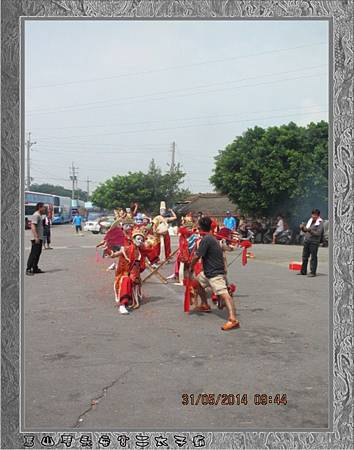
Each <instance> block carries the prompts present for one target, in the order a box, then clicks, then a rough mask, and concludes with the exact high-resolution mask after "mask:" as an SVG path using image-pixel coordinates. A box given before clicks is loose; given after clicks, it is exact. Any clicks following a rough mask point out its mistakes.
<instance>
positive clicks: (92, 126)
mask: <svg viewBox="0 0 354 450" xmlns="http://www.w3.org/2000/svg"><path fill="white" fill-rule="evenodd" d="M325 106H326V105H312V106H305V107H303V106H297V107H291V108H276V109H266V110H258V111H244V112H242V113H228V114H219V113H215V114H211V115H210V114H209V115H203V116H189V117H176V118H173V119H164V121H165V122H178V121H184V120H186V121H191V120H199V119H211V118H214V117H217V118H219V117H235V116H236V117H238V116H240V115H241V116H242V115H245V114H259V113H264V112H274V111H292V110H298V109H301V110H303V109H309V108H324V107H325ZM152 123H161V120H149V121H146V120H145V121H138V122H136V121H134V122H119V124H112V125H88V126H75V125H74V126H69V127H50V128H48V127H42V128H40V127H39V128H37V127H32V128H34V129H35V130H48V129H50V130H64V129H78V128H80V129H87V128H90V129H92V128H117V126H121V125H142V124H152ZM102 135H106V133H105V134H102ZM86 136H87V135H86V134H85V135H81V136H77V135H76V136H73V137H86ZM96 136H97V135H96ZM69 137H70V136H63V137H62V138H57V139H67V138H69ZM71 137H72V136H71ZM48 138H50V137H49V136H48ZM52 138H53V139H55V137H54V136H53V137H52ZM127 146H129V144H127V145H124V147H127ZM145 146H146V147H157V146H161V147H164V148H165V147H166V144H165V143H164V144H143V145H139V148H141V147H145ZM134 147H138V146H136V145H135V144H134Z"/></svg>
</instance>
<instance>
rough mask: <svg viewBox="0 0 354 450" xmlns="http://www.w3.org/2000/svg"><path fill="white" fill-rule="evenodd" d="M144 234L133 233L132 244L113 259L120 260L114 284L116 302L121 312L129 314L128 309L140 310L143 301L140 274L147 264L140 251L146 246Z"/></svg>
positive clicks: (137, 231) (139, 231)
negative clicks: (141, 300)
mask: <svg viewBox="0 0 354 450" xmlns="http://www.w3.org/2000/svg"><path fill="white" fill-rule="evenodd" d="M144 238H145V237H144V232H143V231H142V230H141V229H135V230H133V231H132V235H131V243H130V244H129V245H126V246H124V247H122V248H121V249H120V250H119V251H117V252H112V253H111V257H112V258H119V260H118V264H117V268H116V278H115V282H114V293H115V300H116V302H117V303H118V304H119V312H120V313H121V314H128V313H129V311H128V309H127V307H130V308H133V309H135V308H138V307H139V304H140V299H141V278H140V273H141V272H143V271H144V269H145V262H144V258H143V256H142V253H141V251H140V249H141V248H142V246H143V245H144Z"/></svg>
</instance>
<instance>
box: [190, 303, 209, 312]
mask: <svg viewBox="0 0 354 450" xmlns="http://www.w3.org/2000/svg"><path fill="white" fill-rule="evenodd" d="M194 311H197V312H205V313H210V312H211V308H210V306H209V305H204V304H202V305H199V306H196V307H195V309H194Z"/></svg>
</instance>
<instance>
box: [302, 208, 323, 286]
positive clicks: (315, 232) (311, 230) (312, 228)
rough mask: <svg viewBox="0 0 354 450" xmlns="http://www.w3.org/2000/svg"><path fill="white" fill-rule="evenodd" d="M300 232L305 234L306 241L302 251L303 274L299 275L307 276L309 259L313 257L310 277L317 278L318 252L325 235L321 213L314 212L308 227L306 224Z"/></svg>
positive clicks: (314, 210)
mask: <svg viewBox="0 0 354 450" xmlns="http://www.w3.org/2000/svg"><path fill="white" fill-rule="evenodd" d="M300 230H301V231H303V232H304V233H305V239H304V248H303V251H302V266H301V272H300V273H298V275H306V274H307V264H308V260H309V257H310V256H311V261H310V270H311V273H310V274H309V275H308V276H309V277H315V276H316V270H317V252H318V247H319V245H320V242H321V236H322V233H323V220H322V219H321V217H320V211H319V210H318V209H313V210H312V213H311V217H310V219H309V220H308V222H307V224H306V225H305V224H304V223H302V224H301V225H300Z"/></svg>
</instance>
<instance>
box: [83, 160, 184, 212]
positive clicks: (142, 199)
mask: <svg viewBox="0 0 354 450" xmlns="http://www.w3.org/2000/svg"><path fill="white" fill-rule="evenodd" d="M184 176H185V174H184V173H183V171H182V170H181V167H180V166H179V165H177V166H176V167H175V170H174V171H173V173H171V172H166V173H163V172H162V170H161V168H160V167H158V166H157V165H156V163H155V161H154V160H152V161H151V163H150V165H149V168H148V171H147V173H144V172H141V171H139V172H129V173H128V174H127V175H116V176H114V177H112V178H110V179H109V180H107V181H105V182H104V183H102V184H101V185H99V186H98V187H97V188H96V189H95V191H94V192H93V193H92V196H91V200H92V202H93V203H94V204H95V205H97V206H100V207H102V208H107V209H113V208H117V207H126V206H129V205H130V204H131V203H132V202H135V201H137V202H138V203H139V205H140V207H141V208H142V209H144V210H145V211H148V212H149V213H156V212H157V211H158V209H159V206H160V201H161V200H164V201H166V203H167V205H168V206H172V205H173V204H174V203H175V202H176V201H178V200H181V199H182V198H184V197H186V196H187V195H188V194H189V191H188V190H186V189H182V188H181V184H182V183H183V179H184Z"/></svg>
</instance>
